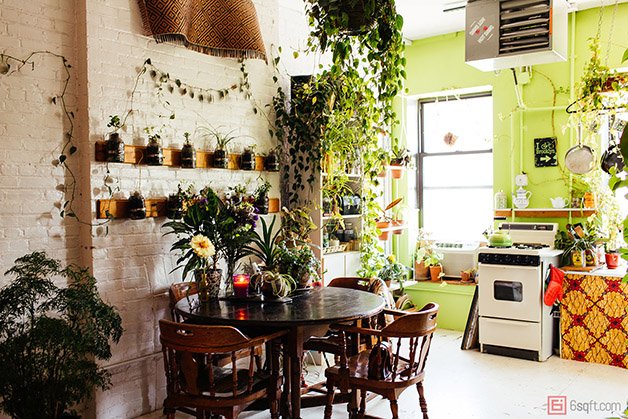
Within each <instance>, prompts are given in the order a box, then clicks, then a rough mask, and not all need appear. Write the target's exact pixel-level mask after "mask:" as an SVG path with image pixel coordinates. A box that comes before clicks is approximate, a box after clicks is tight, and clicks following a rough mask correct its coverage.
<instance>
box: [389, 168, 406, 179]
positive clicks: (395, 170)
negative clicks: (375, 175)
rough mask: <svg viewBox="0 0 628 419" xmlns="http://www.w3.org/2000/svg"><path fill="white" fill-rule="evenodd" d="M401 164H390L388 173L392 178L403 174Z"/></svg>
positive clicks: (399, 177)
mask: <svg viewBox="0 0 628 419" xmlns="http://www.w3.org/2000/svg"><path fill="white" fill-rule="evenodd" d="M403 169H404V167H403V166H394V165H391V166H390V175H391V176H392V178H393V179H401V175H402V174H403Z"/></svg>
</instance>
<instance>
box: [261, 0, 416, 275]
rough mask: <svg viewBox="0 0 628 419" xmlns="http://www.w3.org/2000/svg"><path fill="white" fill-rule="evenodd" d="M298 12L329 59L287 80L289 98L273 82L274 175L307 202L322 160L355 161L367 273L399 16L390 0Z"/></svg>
mask: <svg viewBox="0 0 628 419" xmlns="http://www.w3.org/2000/svg"><path fill="white" fill-rule="evenodd" d="M306 12H307V14H308V16H309V22H310V26H311V27H312V31H311V34H310V39H309V41H308V46H309V49H310V51H312V52H316V51H320V52H322V53H326V52H331V54H332V65H331V67H330V68H328V69H326V70H324V71H322V72H321V73H320V74H317V75H313V76H311V77H310V78H309V79H306V80H302V81H301V82H300V83H298V84H296V85H295V86H293V87H292V91H291V93H292V95H291V96H292V97H291V100H290V102H289V103H288V100H287V95H286V93H285V92H284V91H283V90H282V88H281V87H278V88H277V94H276V95H275V97H274V99H273V109H274V111H275V115H276V121H275V127H276V130H275V134H276V136H277V138H278V139H279V141H280V143H282V144H283V145H284V158H285V159H287V160H288V161H287V163H288V164H285V165H284V168H286V169H285V170H284V172H283V175H282V181H283V183H284V185H290V186H289V190H287V191H286V196H285V198H287V199H288V201H289V202H290V204H291V205H303V204H307V203H308V202H303V201H304V197H307V196H308V194H307V192H308V189H307V188H308V187H309V188H310V190H311V188H312V186H313V184H314V181H315V180H316V179H317V177H318V175H319V173H320V171H321V164H322V162H323V161H326V163H325V171H326V172H327V175H328V176H329V177H330V178H332V177H340V178H342V176H343V174H344V173H345V172H346V166H345V164H344V163H345V162H359V164H360V166H361V172H362V174H363V176H364V179H363V189H362V191H361V193H362V204H363V205H362V207H363V216H364V222H363V225H362V247H361V259H362V260H361V261H362V269H361V272H360V274H361V275H364V276H372V275H374V274H376V272H377V271H378V270H379V265H378V259H379V258H378V256H379V254H380V253H381V252H382V249H381V247H380V246H379V241H378V239H377V228H376V226H375V218H376V217H377V215H378V214H379V212H380V208H379V205H378V204H377V202H376V200H377V198H378V193H379V192H378V189H377V185H378V179H377V174H378V173H379V172H380V171H381V169H382V157H383V156H384V155H385V154H387V153H386V152H382V145H383V143H384V142H386V140H387V138H391V135H390V133H391V131H392V128H393V127H394V125H395V124H396V123H397V119H396V115H395V112H394V109H393V99H394V98H395V96H396V95H397V94H398V93H399V92H400V91H401V89H402V88H403V78H405V69H404V67H405V63H406V60H405V58H404V57H403V51H404V44H403V40H402V35H401V28H402V25H403V19H402V18H401V16H400V15H399V14H398V13H397V12H396V9H395V2H394V0H382V1H378V0H308V2H307V3H306ZM275 60H276V61H275V64H277V60H278V59H275ZM276 81H277V80H276V79H275V82H276ZM330 157H331V160H332V162H329V161H328V160H329V158H330ZM336 183H337V182H336ZM284 201H285V199H284Z"/></svg>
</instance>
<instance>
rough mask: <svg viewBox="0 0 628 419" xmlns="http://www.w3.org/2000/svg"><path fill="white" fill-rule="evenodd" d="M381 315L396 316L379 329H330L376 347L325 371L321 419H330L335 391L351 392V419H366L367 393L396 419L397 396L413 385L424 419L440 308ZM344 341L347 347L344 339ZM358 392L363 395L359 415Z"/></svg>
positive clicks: (389, 312) (426, 307)
mask: <svg viewBox="0 0 628 419" xmlns="http://www.w3.org/2000/svg"><path fill="white" fill-rule="evenodd" d="M384 311H385V312H387V314H391V315H393V316H395V320H394V321H393V322H391V323H390V324H388V325H386V326H384V327H383V328H382V329H371V328H363V327H358V326H349V325H343V324H338V325H334V328H335V329H336V330H338V331H340V333H341V335H342V336H345V335H346V334H347V333H358V334H360V335H365V336H374V337H376V338H377V341H378V342H377V344H376V345H375V346H374V347H373V348H370V349H365V350H362V351H360V352H358V353H357V354H355V355H353V356H347V355H346V354H342V355H341V357H340V364H339V365H336V366H333V367H329V368H327V369H326V370H325V377H326V378H327V404H326V406H325V419H330V418H331V414H332V404H333V401H334V394H335V388H336V387H338V388H339V389H340V390H341V392H348V391H350V392H351V397H350V399H349V406H348V410H349V413H350V415H351V417H356V416H357V417H364V415H365V411H366V393H367V392H372V393H375V394H379V395H381V396H382V397H384V398H386V399H388V400H389V401H390V409H391V411H392V415H393V419H398V418H399V412H398V406H397V400H398V398H399V395H400V394H401V393H402V392H403V391H404V390H406V389H407V388H408V387H410V386H412V385H416V388H417V391H418V393H419V405H420V407H421V412H423V419H428V415H427V403H426V401H425V395H424V391H423V379H424V377H425V363H426V361H427V355H428V353H429V349H430V343H431V342H432V336H433V334H434V330H435V329H436V317H437V315H438V305H437V304H434V303H429V304H427V305H426V306H425V307H423V308H422V309H421V310H420V311H418V312H414V313H407V312H399V311H396V310H384ZM343 341H344V342H345V345H344V346H345V347H346V339H343ZM402 349H403V352H402ZM358 392H359V393H360V395H361V401H360V406H359V410H358V404H357V401H358Z"/></svg>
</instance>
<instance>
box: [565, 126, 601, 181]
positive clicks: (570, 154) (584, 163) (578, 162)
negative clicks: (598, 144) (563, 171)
mask: <svg viewBox="0 0 628 419" xmlns="http://www.w3.org/2000/svg"><path fill="white" fill-rule="evenodd" d="M577 136H578V144H577V145H575V146H573V147H571V148H570V149H569V150H567V154H566V155H565V166H566V167H567V169H569V171H570V172H572V173H575V174H577V175H583V174H585V173H588V172H590V171H591V170H593V164H594V160H595V158H594V156H593V149H592V148H591V147H589V146H588V145H584V144H582V123H580V124H578V131H577Z"/></svg>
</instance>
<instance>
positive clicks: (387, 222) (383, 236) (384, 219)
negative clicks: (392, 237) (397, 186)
mask: <svg viewBox="0 0 628 419" xmlns="http://www.w3.org/2000/svg"><path fill="white" fill-rule="evenodd" d="M402 200H403V197H402V198H397V199H395V200H394V201H392V202H391V203H389V204H388V205H386V208H384V209H383V210H382V211H381V214H380V216H379V217H378V218H377V220H376V224H375V226H376V227H377V229H378V230H379V239H380V240H382V241H383V240H388V237H389V233H390V232H389V231H387V230H386V229H389V228H390V226H391V224H392V217H391V216H390V215H389V214H388V211H390V210H391V209H393V208H394V207H395V206H397V205H398V204H399V203H400V202H401V201H402ZM382 230H384V231H382Z"/></svg>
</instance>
